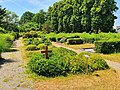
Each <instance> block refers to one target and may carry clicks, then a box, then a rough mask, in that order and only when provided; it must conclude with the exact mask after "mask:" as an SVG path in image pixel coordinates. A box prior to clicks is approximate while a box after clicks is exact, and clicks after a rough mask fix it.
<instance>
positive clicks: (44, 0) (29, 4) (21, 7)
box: [0, 0, 120, 26]
mask: <svg viewBox="0 0 120 90" xmlns="http://www.w3.org/2000/svg"><path fill="white" fill-rule="evenodd" d="M57 1H59V0H0V5H2V7H4V8H6V9H8V10H10V11H13V12H15V13H16V14H17V15H18V16H21V15H22V14H23V13H24V12H26V11H30V12H33V13H37V12H39V10H41V9H43V10H45V11H47V9H48V8H49V6H52V5H53V3H55V2H57ZM115 1H116V2H117V7H119V8H120V0H115ZM115 15H116V16H117V17H118V18H117V19H116V20H115V24H114V26H120V9H119V10H117V11H116V12H115Z"/></svg>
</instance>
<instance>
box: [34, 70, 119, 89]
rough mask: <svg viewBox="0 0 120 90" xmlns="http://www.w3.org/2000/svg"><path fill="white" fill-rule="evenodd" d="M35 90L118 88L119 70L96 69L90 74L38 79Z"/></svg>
mask: <svg viewBox="0 0 120 90" xmlns="http://www.w3.org/2000/svg"><path fill="white" fill-rule="evenodd" d="M35 85H36V86H35V90H43V89H44V90H119V89H120V71H118V72H117V71H115V70H113V69H110V70H104V71H97V72H94V73H93V75H91V76H86V75H71V76H68V77H57V78H53V79H48V80H45V81H43V80H38V81H36V83H35Z"/></svg>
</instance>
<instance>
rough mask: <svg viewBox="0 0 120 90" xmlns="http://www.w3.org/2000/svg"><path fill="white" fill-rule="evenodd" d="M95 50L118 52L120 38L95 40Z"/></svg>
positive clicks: (108, 52) (105, 52)
mask: <svg viewBox="0 0 120 90" xmlns="http://www.w3.org/2000/svg"><path fill="white" fill-rule="evenodd" d="M95 51H96V52H97V53H104V54H110V53H118V52H120V39H109V40H107V41H105V40H101V41H96V42H95Z"/></svg>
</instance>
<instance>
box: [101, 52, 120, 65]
mask: <svg viewBox="0 0 120 90" xmlns="http://www.w3.org/2000/svg"><path fill="white" fill-rule="evenodd" d="M101 56H102V57H103V58H105V59H107V60H111V61H115V62H119V63H120V53H117V54H101Z"/></svg>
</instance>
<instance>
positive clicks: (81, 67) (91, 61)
mask: <svg viewBox="0 0 120 90" xmlns="http://www.w3.org/2000/svg"><path fill="white" fill-rule="evenodd" d="M85 55H88V56H89V58H86V57H85ZM71 66H72V69H71V71H72V72H73V73H86V69H87V67H88V69H87V70H88V72H89V73H90V72H94V71H96V70H105V69H108V68H109V66H108V65H107V63H106V62H105V60H104V59H103V58H102V57H101V56H100V55H98V54H91V53H89V52H82V53H80V54H79V55H77V56H76V57H75V59H74V62H72V64H71ZM86 66H87V67H86Z"/></svg>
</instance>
